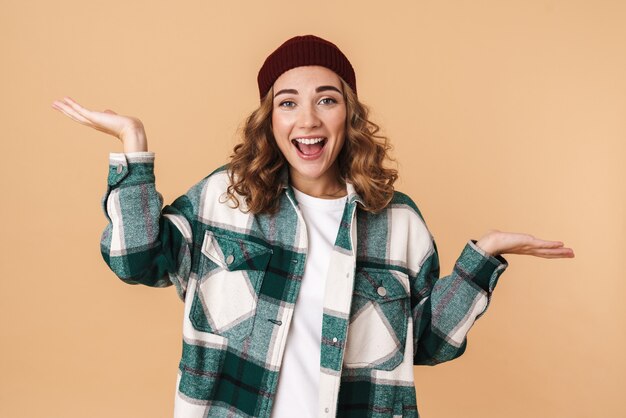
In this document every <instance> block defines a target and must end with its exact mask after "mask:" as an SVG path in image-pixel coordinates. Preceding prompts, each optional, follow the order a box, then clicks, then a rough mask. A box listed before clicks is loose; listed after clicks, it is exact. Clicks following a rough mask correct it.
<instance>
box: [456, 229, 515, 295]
mask: <svg viewBox="0 0 626 418" xmlns="http://www.w3.org/2000/svg"><path fill="white" fill-rule="evenodd" d="M476 242H477V241H476V240H469V241H468V242H467V244H466V245H465V248H463V251H462V252H461V256H460V257H459V258H458V260H457V263H456V265H455V269H457V271H458V273H459V274H460V275H461V276H463V277H465V278H466V279H468V280H470V281H472V282H474V283H476V284H477V285H478V286H480V287H481V288H482V289H483V290H484V291H485V292H488V293H491V292H493V289H494V288H495V287H496V284H497V282H498V278H499V277H500V275H501V274H502V273H503V272H504V270H506V268H507V267H508V266H509V263H508V262H507V260H506V259H505V258H504V257H502V256H501V255H497V256H492V255H490V254H487V253H486V252H485V251H484V250H483V249H481V248H480V247H479V246H478V245H476Z"/></svg>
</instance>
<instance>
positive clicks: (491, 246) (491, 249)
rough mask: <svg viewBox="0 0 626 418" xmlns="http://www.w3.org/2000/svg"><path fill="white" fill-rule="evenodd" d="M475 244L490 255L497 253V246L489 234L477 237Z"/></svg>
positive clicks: (493, 255)
mask: <svg viewBox="0 0 626 418" xmlns="http://www.w3.org/2000/svg"><path fill="white" fill-rule="evenodd" d="M476 246H477V247H478V248H480V249H481V250H483V251H484V252H486V253H487V254H489V255H490V256H492V257H495V256H496V255H498V253H497V247H496V245H495V242H494V239H493V237H492V236H491V235H489V236H486V237H483V238H481V239H479V240H478V241H477V242H476Z"/></svg>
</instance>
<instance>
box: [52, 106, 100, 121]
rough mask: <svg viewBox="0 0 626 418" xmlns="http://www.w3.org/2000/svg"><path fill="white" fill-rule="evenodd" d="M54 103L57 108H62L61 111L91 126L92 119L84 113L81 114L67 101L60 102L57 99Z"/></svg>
mask: <svg viewBox="0 0 626 418" xmlns="http://www.w3.org/2000/svg"><path fill="white" fill-rule="evenodd" d="M54 103H55V104H56V108H57V109H58V110H60V111H61V112H63V113H65V114H66V115H67V116H69V117H70V118H72V119H74V120H75V121H76V122H78V123H82V124H83V125H89V126H91V121H90V120H89V119H87V118H85V117H84V116H83V115H81V114H80V113H78V112H76V110H74V109H73V108H72V107H71V106H69V105H68V104H67V103H65V102H59V101H55V102H54Z"/></svg>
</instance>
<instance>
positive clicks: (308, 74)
mask: <svg viewBox="0 0 626 418" xmlns="http://www.w3.org/2000/svg"><path fill="white" fill-rule="evenodd" d="M319 85H326V86H335V87H337V88H338V89H339V90H341V82H340V81H339V76H338V75H337V73H335V72H334V71H332V70H330V69H328V68H326V67H322V66H319V65H307V66H303V67H296V68H292V69H290V70H288V71H285V72H284V73H282V74H281V75H280V77H278V78H277V79H276V81H275V82H274V90H280V89H282V88H295V89H298V87H297V86H303V87H306V86H312V87H317V86H319Z"/></svg>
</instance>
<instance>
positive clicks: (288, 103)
mask: <svg viewBox="0 0 626 418" xmlns="http://www.w3.org/2000/svg"><path fill="white" fill-rule="evenodd" d="M295 105H296V104H295V102H293V101H291V100H285V101H284V102H280V104H279V105H278V107H294V106H295Z"/></svg>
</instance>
